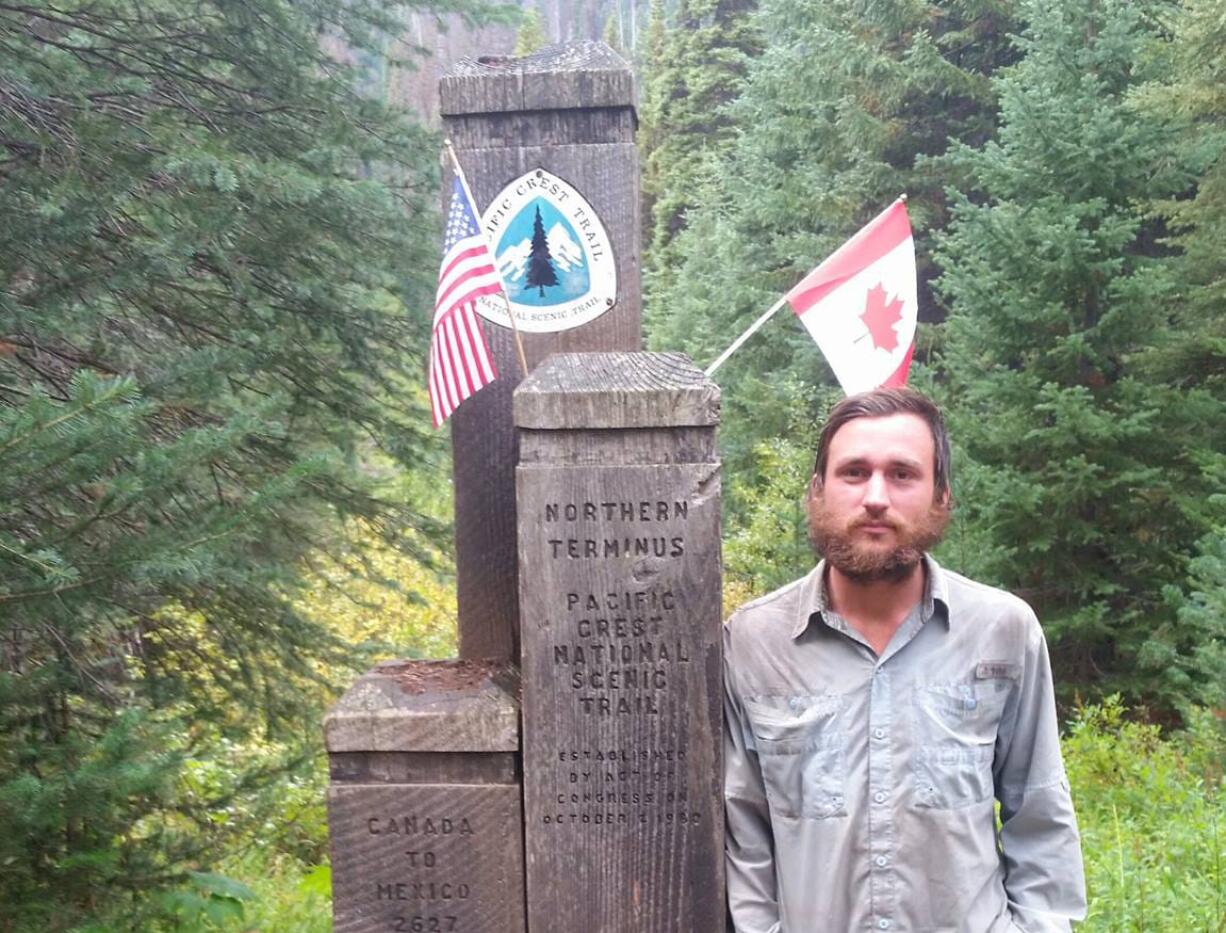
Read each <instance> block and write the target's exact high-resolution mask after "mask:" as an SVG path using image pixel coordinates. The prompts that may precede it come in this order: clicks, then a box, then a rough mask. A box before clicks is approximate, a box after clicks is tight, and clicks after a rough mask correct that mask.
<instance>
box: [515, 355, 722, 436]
mask: <svg viewBox="0 0 1226 933" xmlns="http://www.w3.org/2000/svg"><path fill="white" fill-rule="evenodd" d="M719 402H720V394H719V387H718V386H717V385H715V383H713V382H711V380H709V379H707V378H706V376H704V375H703V373H702V370H700V369H698V367H696V366H695V365H694V364H693V363H692V362H691V361H690V358H689V357H688V356H686V355H685V354H684V353H563V354H558V355H556V356H553V357H550V359H549V360H548V361H547V362H546V363H545V364H544V365H542V366H539V367H538V368H537V369H536V370H534V371H533V373H532V376H531V377H530V378H528V379H526V380H525V381H524V382H523V383H522V384H521V386H520V388H519V391H518V392H516V393H515V423H516V424H517V425H518V426H519V427H521V428H536V429H551V430H559V429H566V428H584V429H588V430H590V429H597V428H669V427H690V426H694V425H715V424H717V423H718V422H719Z"/></svg>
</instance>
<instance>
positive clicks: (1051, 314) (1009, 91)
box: [937, 0, 1226, 706]
mask: <svg viewBox="0 0 1226 933" xmlns="http://www.w3.org/2000/svg"><path fill="white" fill-rule="evenodd" d="M1023 13H1024V14H1025V15H1026V17H1027V23H1028V25H1027V28H1026V30H1025V32H1024V33H1023V35H1022V37H1021V39H1020V40H1019V42H1018V47H1019V50H1020V51H1021V52H1022V53H1023V57H1022V58H1021V60H1020V61H1019V62H1018V63H1017V64H1016V65H1014V66H1012V67H1011V68H1009V69H1008V70H1007V71H1006V72H1004V73H1003V74H1002V75H1001V76H1000V77H999V78H998V79H997V81H996V86H997V89H998V92H999V95H1000V99H1001V111H1000V122H1001V125H1000V130H999V133H998V137H997V139H995V140H992V141H989V142H987V143H986V144H984V145H983V146H980V147H971V146H968V145H957V146H954V147H953V148H952V149H951V152H950V154H949V155H948V156H947V157H946V158H945V159H944V160H942V161H943V162H944V164H946V165H947V166H950V168H951V171H952V172H953V173H955V175H957V176H959V177H960V178H961V180H962V184H963V191H961V192H960V191H954V190H952V189H951V192H950V196H951V199H952V202H953V214H952V222H951V224H950V226H949V228H948V230H947V231H946V232H945V233H944V234H943V235H941V236H940V237H939V239H938V242H939V249H938V253H937V259H938V262H939V263H940V265H941V267H942V269H943V273H942V276H941V278H940V282H939V288H940V291H941V293H942V294H943V295H945V296H946V298H947V300H948V302H949V305H950V316H949V320H948V323H947V325H946V335H945V350H944V353H943V356H942V364H943V366H942V371H943V374H944V376H945V379H946V382H945V385H944V387H943V389H944V392H945V394H946V397H947V398H948V399H949V401H950V410H951V423H952V428H953V433H954V436H955V438H956V441H957V443H958V445H959V446H960V448H961V450H962V451H963V453H964V454H965V456H966V459H967V461H968V462H967V463H966V467H965V470H964V481H965V482H966V483H967V484H968V485H969V486H970V487H973V490H974V491H973V494H964V495H960V499H961V500H962V509H963V515H962V517H961V519H962V521H963V522H964V523H965V524H966V525H969V526H974V527H978V528H980V529H987V530H989V531H988V533H987V541H988V543H989V546H987V547H981V548H979V549H977V551H976V553H975V554H973V555H971V561H970V563H969V565H967V566H963V567H962V568H961V569H964V570H966V571H968V572H970V573H971V574H972V575H978V576H980V577H982V578H985V579H987V580H989V581H991V582H994V583H997V584H999V585H1003V586H1005V587H1006V588H1008V589H1011V590H1014V591H1015V592H1018V593H1019V594H1020V595H1022V596H1023V597H1024V598H1026V599H1028V600H1029V601H1030V602H1031V603H1032V604H1033V605H1034V606H1035V608H1036V610H1037V611H1038V614H1039V617H1040V618H1042V619H1043V620H1044V625H1045V627H1046V628H1047V631H1048V635H1049V639H1050V640H1051V641H1052V643H1053V657H1054V658H1055V659H1056V664H1057V667H1058V669H1059V673H1060V676H1061V678H1062V679H1064V680H1071V681H1073V682H1076V683H1078V684H1081V685H1084V688H1085V689H1094V690H1100V691H1105V690H1125V691H1126V692H1128V694H1129V695H1130V697H1132V698H1133V699H1137V698H1140V697H1146V698H1148V700H1149V701H1150V702H1153V703H1156V704H1158V705H1161V706H1170V705H1171V703H1172V702H1174V701H1175V700H1176V699H1177V698H1179V697H1180V696H1182V697H1184V698H1187V699H1194V700H1199V701H1202V702H1205V701H1208V700H1209V699H1210V697H1209V695H1208V694H1207V693H1204V692H1198V689H1197V683H1198V682H1199V683H1200V684H1201V685H1204V686H1206V687H1207V686H1208V681H1207V678H1206V677H1205V673H1207V672H1201V673H1200V674H1199V675H1197V676H1196V678H1195V679H1194V681H1193V682H1189V683H1187V684H1186V687H1187V689H1186V690H1184V691H1180V692H1173V691H1172V690H1171V687H1172V686H1173V682H1172V681H1171V680H1170V679H1169V678H1167V677H1166V675H1165V670H1166V668H1167V667H1168V665H1169V663H1170V653H1171V652H1172V651H1174V652H1175V653H1176V654H1179V653H1181V652H1185V651H1186V650H1187V649H1188V647H1189V646H1188V645H1187V644H1186V643H1183V642H1182V641H1181V640H1180V639H1170V638H1165V637H1164V636H1163V633H1164V632H1165V631H1166V630H1167V627H1168V626H1169V625H1170V624H1171V623H1172V622H1173V621H1174V620H1173V619H1172V614H1171V611H1170V607H1169V605H1168V604H1167V603H1166V602H1165V601H1164V600H1163V599H1162V595H1161V594H1162V588H1163V587H1164V586H1174V585H1178V583H1179V582H1180V581H1181V580H1182V578H1183V574H1184V571H1185V563H1186V560H1187V558H1188V556H1189V553H1190V550H1191V548H1192V546H1193V545H1194V543H1195V541H1196V540H1197V538H1198V537H1199V536H1200V535H1201V534H1203V533H1205V531H1206V530H1207V528H1206V526H1205V523H1204V521H1203V519H1202V518H1201V516H1200V515H1199V512H1200V511H1201V509H1203V502H1204V499H1205V497H1206V495H1207V493H1208V491H1209V489H1210V486H1209V483H1208V482H1207V477H1206V476H1205V475H1204V472H1203V470H1202V469H1201V467H1200V465H1199V459H1200V458H1199V454H1198V451H1199V450H1202V449H1203V448H1204V447H1205V444H1206V438H1207V437H1208V438H1220V437H1221V436H1223V435H1222V433H1221V432H1222V430H1223V428H1226V424H1223V423H1222V414H1223V411H1222V408H1221V406H1220V405H1216V404H1214V403H1213V401H1212V399H1210V398H1209V397H1208V396H1207V395H1206V394H1205V393H1204V392H1202V391H1198V390H1190V389H1181V388H1180V387H1178V386H1174V385H1170V384H1167V383H1164V382H1162V381H1160V380H1156V379H1153V378H1152V377H1150V376H1149V375H1148V374H1147V371H1146V370H1145V369H1144V367H1141V366H1138V365H1137V360H1138V359H1139V358H1140V357H1142V356H1143V355H1144V354H1146V353H1147V352H1150V351H1151V349H1152V348H1153V347H1155V346H1158V345H1161V344H1162V343H1163V342H1164V341H1166V340H1168V339H1170V338H1171V336H1172V334H1173V333H1174V330H1173V328H1172V326H1171V325H1172V322H1171V320H1170V316H1169V314H1168V313H1167V311H1166V308H1167V307H1168V302H1169V298H1170V296H1171V293H1172V290H1173V279H1172V274H1173V266H1172V264H1171V263H1170V262H1168V261H1166V257H1167V252H1166V250H1165V249H1164V248H1162V247H1161V246H1159V245H1157V240H1158V239H1159V237H1160V234H1161V229H1160V227H1159V226H1157V224H1156V222H1155V221H1154V220H1153V219H1151V217H1150V216H1149V212H1148V209H1147V205H1148V204H1150V203H1152V202H1153V201H1155V200H1156V199H1159V198H1164V197H1170V196H1173V195H1175V194H1177V193H1179V192H1180V191H1183V190H1185V189H1186V188H1187V187H1188V185H1189V184H1190V183H1191V180H1192V178H1193V174H1192V167H1191V166H1189V165H1187V164H1186V163H1185V162H1183V161H1181V160H1180V159H1179V158H1178V154H1177V153H1175V152H1173V151H1172V145H1171V142H1170V140H1171V139H1172V133H1173V130H1174V129H1175V128H1176V127H1173V126H1172V122H1171V119H1170V118H1167V117H1165V116H1161V115H1157V114H1153V115H1150V116H1148V118H1142V117H1141V115H1139V114H1138V112H1137V111H1136V110H1135V108H1134V107H1132V106H1131V105H1130V102H1129V95H1130V92H1131V91H1132V90H1133V89H1134V88H1136V87H1138V86H1140V85H1141V84H1142V83H1143V82H1145V81H1146V80H1147V79H1149V78H1151V77H1152V71H1151V69H1152V67H1153V64H1152V63H1153V62H1154V61H1155V59H1154V56H1153V55H1152V54H1151V50H1152V49H1153V48H1154V46H1155V45H1156V44H1157V43H1158V42H1159V41H1160V38H1161V36H1160V30H1159V28H1158V26H1157V23H1156V20H1155V19H1154V17H1153V16H1152V15H1151V13H1150V11H1149V10H1148V9H1147V8H1146V6H1145V5H1144V4H1136V3H1131V2H1128V3H1124V2H1120V3H1100V2H1097V0H1094V2H1089V0H1087V2H1084V3H1066V4H1062V5H1060V6H1059V7H1054V6H1052V5H1051V4H1045V3H1034V4H1030V5H1026V6H1024V7H1023ZM1072 126H1076V127H1077V132H1076V133H1070V132H1068V128H1069V127H1072ZM1090 684H1094V687H1092V688H1091V687H1089V685H1090Z"/></svg>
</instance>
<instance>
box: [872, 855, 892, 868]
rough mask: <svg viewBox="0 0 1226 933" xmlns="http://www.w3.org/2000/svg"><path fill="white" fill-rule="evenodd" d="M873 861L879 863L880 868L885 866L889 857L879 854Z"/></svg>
mask: <svg viewBox="0 0 1226 933" xmlns="http://www.w3.org/2000/svg"><path fill="white" fill-rule="evenodd" d="M873 861H874V862H876V863H877V867H878V868H885V866H886V863H887V862H889V859H888V858H886V857H885V856H884V855H878V856H877V857H876V858H875V859H873Z"/></svg>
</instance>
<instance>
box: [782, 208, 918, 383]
mask: <svg viewBox="0 0 1226 933" xmlns="http://www.w3.org/2000/svg"><path fill="white" fill-rule="evenodd" d="M784 297H785V300H786V301H787V303H788V304H789V305H791V307H792V310H793V311H795V312H796V315H797V317H799V318H800V321H801V323H802V324H804V325H805V329H806V330H808V331H809V333H810V334H811V335H812V336H813V339H814V340H816V341H817V345H818V347H820V348H821V351H822V353H823V354H824V355H825V357H826V361H827V362H828V363H829V364H830V368H831V369H833V370H834V375H835V377H836V378H837V379H838V380H839V385H841V386H842V387H843V391H844V392H846V393H847V394H848V395H853V394H855V393H856V392H864V391H866V390H868V389H873V388H876V387H877V386H901V385H906V383H907V373H908V372H909V370H910V369H911V355H912V354H913V353H914V352H915V321H916V309H917V302H916V297H915V241H914V240H913V239H912V237H911V221H910V219H908V217H907V202H906V198H905V197H902V198H899V199H898V200H897V201H895V202H894V203H893V204H891V205H890V206H889V207H887V208H886V209H885V210H884V211H882V212H881V213H880V214H878V215H877V216H876V217H875V218H873V220H872V221H870V222H869V223H868V225H867V226H865V227H863V228H862V229H861V230H860V231H859V232H858V233H857V234H856V235H855V236H853V237H852V238H851V239H850V240H848V241H847V242H846V243H844V244H843V245H842V246H840V247H839V248H838V249H837V250H836V251H835V252H834V253H832V254H831V255H830V256H829V257H828V258H827V259H826V260H825V261H824V262H823V263H822V264H821V265H820V266H818V267H817V268H816V269H814V270H813V271H812V272H810V273H809V274H808V275H807V276H805V277H804V279H803V280H802V281H801V282H800V284H798V285H797V286H796V287H795V288H793V289H792V290H791V291H790V292H788V293H787V295H785V296H784Z"/></svg>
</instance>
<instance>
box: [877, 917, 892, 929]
mask: <svg viewBox="0 0 1226 933" xmlns="http://www.w3.org/2000/svg"><path fill="white" fill-rule="evenodd" d="M889 928H890V921H889V920H886V919H885V917H882V918H881V919H880V920H878V921H877V929H878V930H888V929H889Z"/></svg>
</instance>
